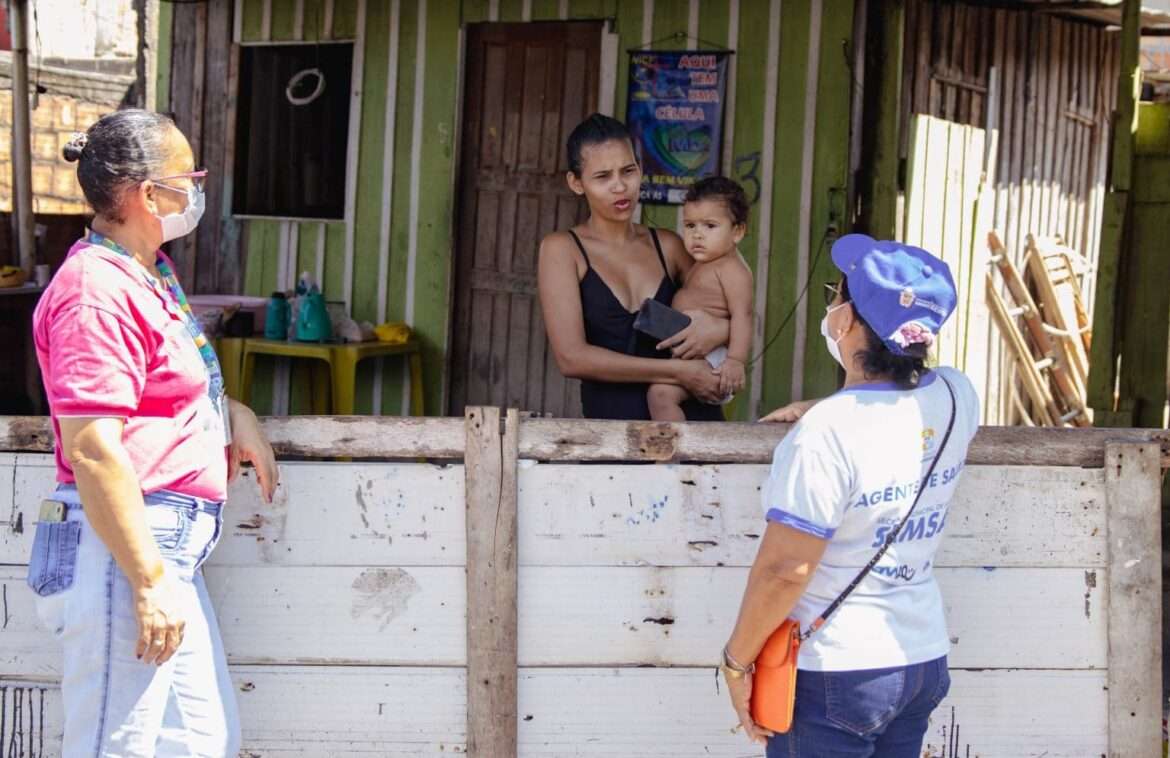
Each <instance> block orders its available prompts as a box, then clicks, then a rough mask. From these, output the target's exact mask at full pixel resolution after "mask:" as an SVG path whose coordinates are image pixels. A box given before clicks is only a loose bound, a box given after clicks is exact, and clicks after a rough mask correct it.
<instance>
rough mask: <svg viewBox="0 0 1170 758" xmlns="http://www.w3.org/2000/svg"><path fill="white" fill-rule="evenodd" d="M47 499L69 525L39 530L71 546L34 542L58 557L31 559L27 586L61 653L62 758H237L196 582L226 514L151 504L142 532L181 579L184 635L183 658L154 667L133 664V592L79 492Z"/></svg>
mask: <svg viewBox="0 0 1170 758" xmlns="http://www.w3.org/2000/svg"><path fill="white" fill-rule="evenodd" d="M51 499H53V500H60V501H66V502H68V503H70V504H71V505H70V507H69V509H68V512H67V515H66V521H65V522H64V524H62V523H57V524H52V523H39V524H38V525H37V529H38V531H41V530H44V531H45V534H46V535H61V536H65V535H68V539H61V540H52V539H42V538H41V537H40V536H38V539H37V542H36V544H38V545H42V546H45V545H50V544H54V543H57V547H54V549H41V550H38V549H36V548H34V554H33V557H32V560H31V561H30V566H29V576H30V584H34V583H39V584H40V585H41V588H40V589H38V588H37V587H36V586H34V589H36V590H37V591H38V594H39V597H38V598H37V614H38V616H39V617H40V620H41V623H42V624H44V625H45V627H46V628H47V629H48V630H49V631H50V632H52V634H53V635H54V636H55V637H56V638H57V639H58V640H60V642H61V643H62V645H63V646H64V659H63V666H62V679H61V695H62V699H63V701H64V706H65V739H64V744H63V748H62V755H63V756H64V758H82V757H83V756H84V757H85V758H91V757H92V756H111V757H113V756H116V757H117V758H138V757H139V756H141V757H143V758H147V757H149V756H158V757H159V758H171V757H174V758H178V757H179V756H184V758H186V757H190V756H198V757H199V758H203V757H206V758H223V757H224V756H235V755H236V754H237V753H238V752H239V747H240V739H239V718H238V715H237V712H236V700H235V690H234V689H233V687H232V683H231V680H230V679H229V677H228V669H227V661H226V659H225V657H224V652H223V642H222V641H221V639H220V636H219V628H218V626H217V625H216V621H215V613H214V611H213V610H212V607H211V601H210V598H209V597H208V594H207V588H206V586H205V585H204V583H203V573H202V571H200V566H201V565H202V563H203V561H204V560H205V559H206V558H207V556H208V555H209V554H210V553H211V550H212V548H213V547H214V546H215V543H216V541H217V540H218V539H219V534H220V531H221V529H222V514H221V513H220V507H221V504H220V503H212V502H209V501H205V500H199V499H197V498H191V497H187V496H185V495H179V494H177V493H166V492H162V493H154V494H151V495H148V496H147V497H146V503H147V507H146V521H147V525H148V526H149V527H150V529H151V531H152V532H153V534H154V539H155V542H156V543H157V544H158V546H159V550H160V551H161V552H162V556H163V560H164V561H165V562H166V571H167V574H168V575H169V576H171V577H173V578H174V579H177V581H174V582H172V587H173V591H174V592H176V593H178V598H177V599H178V601H179V602H180V603H181V604H182V608H183V611H184V614H185V620H186V624H187V625H186V631H185V634H184V636H183V642H182V644H180V646H179V649H178V650H177V651H176V652H175V654H174V656H173V657H172V658H171V659H170V660H169V661H167V662H166V663H165V664H163V665H161V666H157V665H154V664H147V663H143V662H142V661H139V660H138V659H137V657H136V656H135V645H136V643H137V640H138V623H137V620H136V618H135V615H134V604H133V600H132V595H131V589H130V584H129V582H128V581H127V580H126V577H125V575H124V574H123V573H122V571H121V569H119V568H118V566H117V564H116V563H115V562H114V558H113V556H112V555H111V554H110V551H109V550H108V549H106V546H105V544H104V543H103V542H102V541H101V539H100V538H99V537H98V536H97V534H96V533H95V532H94V530H93V528H92V527H91V526H90V524H89V522H88V521H87V520H86V518H85V513H84V510H83V509H82V508H81V507H79V505H80V501H79V499H78V496H77V490H76V489H73V488H62V489H59V490H58V491H57V492H55V493H54V494H53V495H52V496H51ZM74 524H76V525H77V526H74ZM71 559H72V560H73V562H74V565H73V566H69V565H68V562H69V561H70V560H71ZM52 562H56V563H57V564H58V565H48V564H50V563H52ZM37 577H41V578H44V577H49V578H50V579H51V581H44V580H43V579H42V581H39V582H34V580H35V579H36V578H37Z"/></svg>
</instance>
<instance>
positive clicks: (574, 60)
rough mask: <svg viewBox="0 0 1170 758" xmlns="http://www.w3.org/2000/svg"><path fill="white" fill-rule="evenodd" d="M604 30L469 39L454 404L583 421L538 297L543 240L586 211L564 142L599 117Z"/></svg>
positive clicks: (490, 29)
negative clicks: (568, 177) (572, 181)
mask: <svg viewBox="0 0 1170 758" xmlns="http://www.w3.org/2000/svg"><path fill="white" fill-rule="evenodd" d="M601 33H602V24H601V23H600V22H597V23H593V22H574V23H559V22H557V23H529V24H474V25H471V26H469V27H468V33H467V68H466V72H465V76H464V81H465V82H466V84H465V90H464V101H463V102H464V106H463V114H464V115H463V118H464V124H463V144H462V152H461V162H462V163H461V166H460V173H459V210H458V216H457V221H458V224H457V229H456V240H457V241H456V261H455V277H456V278H455V303H454V320H453V324H452V330H453V333H452V356H451V407H450V412H451V413H452V414H454V415H462V414H463V409H464V407H465V406H467V405H498V406H507V407H512V408H519V409H521V410H527V411H533V412H536V413H547V414H552V415H556V416H574V417H575V416H580V415H581V401H580V387H579V382H577V381H567V380H566V379H565V378H564V377H563V376H561V372H560V371H559V370H558V369H557V365H556V361H555V359H554V358H553V355H552V352H551V351H550V350H549V347H548V339H547V338H546V336H545V332H544V322H543V319H542V318H541V313H540V302H539V300H538V298H537V295H536V255H537V249H538V247H539V245H540V240H541V238H542V237H543V236H544V235H545V234H548V233H549V232H551V231H554V230H556V229H567V228H568V227H570V226H572V225H573V224H575V223H577V222H578V221H579V220H581V219H583V218H584V217H585V214H586V212H587V208H586V206H585V204H584V202H583V201H581V200H580V199H579V198H577V197H576V196H575V195H573V193H572V192H570V191H569V189H568V187H567V186H566V185H565V171H566V170H567V169H568V164H567V160H566V157H565V147H564V146H565V140H566V138H567V137H568V135H569V132H570V131H572V129H573V127H574V126H576V125H577V124H578V123H579V122H580V121H581V120H582V119H583V118H584V117H585V116H587V115H589V114H590V113H592V112H593V111H595V110H596V109H597V90H598V80H599V77H600V70H599V65H600V57H601Z"/></svg>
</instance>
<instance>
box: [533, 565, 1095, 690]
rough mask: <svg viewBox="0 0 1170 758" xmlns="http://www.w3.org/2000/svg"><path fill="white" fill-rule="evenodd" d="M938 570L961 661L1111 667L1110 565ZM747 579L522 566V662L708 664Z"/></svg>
mask: <svg viewBox="0 0 1170 758" xmlns="http://www.w3.org/2000/svg"><path fill="white" fill-rule="evenodd" d="M937 576H938V580H939V584H940V586H941V588H942V594H943V600H944V603H945V605H946V609H947V625H948V628H949V631H950V636H951V642H952V651H951V655H950V661H951V665H953V666H958V667H963V668H1020V667H1028V668H1101V669H1103V668H1105V665H1106V657H1105V652H1106V633H1105V629H1106V613H1105V605H1106V602H1105V593H1106V590H1105V586H1106V579H1105V575H1104V572H1103V571H1096V570H1090V571H1083V570H1080V569H998V570H991V571H988V570H984V569H981V568H963V569H953V568H952V569H947V568H943V569H939V570H938V572H937ZM746 582H747V569H745V568H714V569H712V568H649V567H623V568H598V567H589V568H560V567H540V568H536V567H532V568H528V569H523V570H521V572H520V643H519V644H520V665H522V666H598V665H618V666H623V665H646V664H652V665H655V666H703V665H707V664H710V663H711V662H712V661H714V660H715V657H716V654H717V653H718V651H719V649H720V648H721V647H722V646H723V643H725V642H726V641H727V635H728V634H730V633H731V627H732V626H733V624H734V622H735V617H736V613H737V612H738V610H739V603H740V598H741V597H742V595H743V590H744V586H745V584H746ZM1009 619H1028V622H1027V623H1026V624H1014V623H1010V622H1009V621H1008V620H1009ZM830 623H831V622H830Z"/></svg>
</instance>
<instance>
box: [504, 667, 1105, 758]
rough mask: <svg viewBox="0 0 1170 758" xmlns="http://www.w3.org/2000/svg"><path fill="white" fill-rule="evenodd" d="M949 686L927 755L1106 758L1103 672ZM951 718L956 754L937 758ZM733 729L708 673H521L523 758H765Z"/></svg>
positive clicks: (960, 681) (963, 678) (964, 677)
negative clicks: (956, 738)
mask: <svg viewBox="0 0 1170 758" xmlns="http://www.w3.org/2000/svg"><path fill="white" fill-rule="evenodd" d="M952 680H953V684H952V688H951V695H950V696H949V697H948V698H947V699H946V700H944V701H943V703H942V705H940V707H939V708H938V709H937V710H936V711H935V713H934V715H933V717H932V718H931V724H930V728H929V731H928V732H927V740H926V744H925V745H924V747H923V750H924V754H928V755H940V754H944V755H947V756H951V755H956V756H966V755H971V756H981V757H984V758H992V757H994V758H1009V757H1010V758H1017V757H1019V758H1022V757H1023V756H1035V757H1036V758H1040V756H1044V758H1085V756H1089V755H1100V754H1102V753H1104V752H1105V728H1106V726H1105V716H1104V714H1105V697H1104V695H1105V693H1104V691H1103V686H1104V672H1099V671H983V672H972V671H961V670H958V671H953V672H952ZM1054 693H1060V694H1059V696H1054ZM952 708H953V709H954V710H953V715H954V723H955V724H957V725H958V727H959V751H958V752H957V753H951V752H946V753H943V752H942V750H943V745H945V744H946V739H947V735H950V734H952ZM735 721H736V719H735V715H734V713H733V712H732V710H731V706H730V704H729V701H728V700H727V695H726V693H725V692H724V691H723V688H722V686H721V685H720V684H719V683H718V682H717V680H716V678H715V671H714V669H525V670H523V671H522V673H521V678H520V756H522V757H523V758H536V757H538V756H539V757H541V758H543V757H544V756H549V758H552V757H553V756H555V757H556V758H562V757H563V756H622V758H649V757H651V756H653V757H655V758H658V757H661V758H676V757H677V756H696V755H702V756H721V757H723V758H733V757H734V758H745V757H748V756H759V755H762V753H763V750H762V749H761V748H760V747H759V746H753V745H751V744H750V743H748V742H747V740H746V739H745V738H744V736H743V734H742V733H732V731H731V727H732V726H733V725H734V724H735ZM944 729H945V730H946V731H945V733H944ZM968 745H969V746H970V753H968V752H967V750H966V748H967V746H968Z"/></svg>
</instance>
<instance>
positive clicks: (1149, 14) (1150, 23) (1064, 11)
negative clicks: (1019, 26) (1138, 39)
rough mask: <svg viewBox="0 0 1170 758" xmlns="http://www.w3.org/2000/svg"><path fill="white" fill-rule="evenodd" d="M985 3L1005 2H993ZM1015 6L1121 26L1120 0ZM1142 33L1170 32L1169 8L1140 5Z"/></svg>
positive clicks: (1022, 1)
mask: <svg viewBox="0 0 1170 758" xmlns="http://www.w3.org/2000/svg"><path fill="white" fill-rule="evenodd" d="M987 4H988V5H1001V6H1002V5H1005V3H1001V2H995V1H994V0H992V2H989V3H987ZM1011 4H1012V5H1014V6H1015V7H1017V8H1018V7H1027V8H1033V9H1035V10H1037V11H1043V12H1048V13H1052V14H1055V15H1058V16H1064V17H1066V18H1079V19H1084V20H1085V21H1091V22H1093V23H1095V24H1100V25H1102V26H1121V4H1122V0H1018V1H1017V2H1015V3H1011ZM1142 34H1148V35H1170V10H1165V9H1163V8H1160V7H1156V6H1151V5H1143V6H1142Z"/></svg>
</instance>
